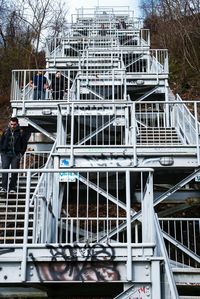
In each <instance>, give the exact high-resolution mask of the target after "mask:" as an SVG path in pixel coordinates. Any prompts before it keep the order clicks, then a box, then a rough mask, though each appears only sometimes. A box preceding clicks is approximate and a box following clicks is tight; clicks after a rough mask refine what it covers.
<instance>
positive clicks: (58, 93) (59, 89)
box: [50, 72, 67, 100]
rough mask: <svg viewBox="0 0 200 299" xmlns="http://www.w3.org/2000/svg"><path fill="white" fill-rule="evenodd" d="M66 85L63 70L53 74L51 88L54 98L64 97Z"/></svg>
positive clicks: (60, 98)
mask: <svg viewBox="0 0 200 299" xmlns="http://www.w3.org/2000/svg"><path fill="white" fill-rule="evenodd" d="M66 87H67V86H66V82H65V79H64V77H63V75H62V74H61V72H57V73H56V74H55V75H53V76H52V79H51V84H50V89H51V92H52V97H53V99H54V100H62V99H63V96H64V92H65V90H66Z"/></svg>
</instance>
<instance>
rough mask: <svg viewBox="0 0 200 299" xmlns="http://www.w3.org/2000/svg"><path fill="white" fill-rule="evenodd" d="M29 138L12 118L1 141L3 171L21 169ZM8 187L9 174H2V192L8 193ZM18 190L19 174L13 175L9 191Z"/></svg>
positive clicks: (14, 118) (0, 190) (15, 119)
mask: <svg viewBox="0 0 200 299" xmlns="http://www.w3.org/2000/svg"><path fill="white" fill-rule="evenodd" d="M27 142H28V140H27V136H26V134H25V132H24V131H23V130H22V129H21V128H20V126H19V122H18V119H17V117H12V118H11V119H10V121H9V124H8V127H7V128H6V129H5V130H4V131H3V134H2V136H1V139H0V152H1V162H2V168H3V169H9V168H10V166H11V168H13V169H19V166H20V159H21V157H22V156H23V155H24V153H25V151H26V148H27ZM7 187H8V173H2V188H1V189H0V192H1V193H2V192H6V191H7ZM16 190H17V173H12V175H11V180H10V184H9V191H10V192H12V193H14V192H16Z"/></svg>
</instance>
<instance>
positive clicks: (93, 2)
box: [67, 0, 140, 17]
mask: <svg viewBox="0 0 200 299" xmlns="http://www.w3.org/2000/svg"><path fill="white" fill-rule="evenodd" d="M139 1H140V0H67V6H68V7H69V10H70V11H69V15H71V14H74V13H76V8H81V7H84V8H94V7H95V6H129V7H130V9H131V10H133V11H134V16H135V17H139V16H140V13H139Z"/></svg>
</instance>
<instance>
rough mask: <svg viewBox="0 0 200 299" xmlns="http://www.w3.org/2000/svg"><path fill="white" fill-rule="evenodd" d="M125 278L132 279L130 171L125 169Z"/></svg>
mask: <svg viewBox="0 0 200 299" xmlns="http://www.w3.org/2000/svg"><path fill="white" fill-rule="evenodd" d="M126 222H127V230H126V234H127V280H128V281H132V279H133V278H132V276H133V275H132V247H131V193H130V171H128V170H127V171H126Z"/></svg>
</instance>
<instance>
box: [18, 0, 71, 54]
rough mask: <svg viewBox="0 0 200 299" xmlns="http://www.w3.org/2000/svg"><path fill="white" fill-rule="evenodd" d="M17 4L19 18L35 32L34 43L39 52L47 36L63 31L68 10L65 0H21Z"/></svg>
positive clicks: (36, 50)
mask: <svg viewBox="0 0 200 299" xmlns="http://www.w3.org/2000/svg"><path fill="white" fill-rule="evenodd" d="M17 6H18V15H19V18H20V19H22V20H23V21H25V22H26V23H27V24H29V26H30V28H31V30H32V31H33V32H34V36H33V44H34V48H35V53H36V54H37V53H38V52H39V50H40V49H41V46H42V45H43V44H44V41H45V38H46V36H48V35H49V34H51V35H52V34H53V35H54V36H55V35H56V34H57V35H58V34H59V33H60V32H61V31H62V27H63V26H64V23H66V15H67V11H68V10H67V8H66V6H65V3H64V0H59V1H54V0H21V2H18V4H17Z"/></svg>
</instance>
